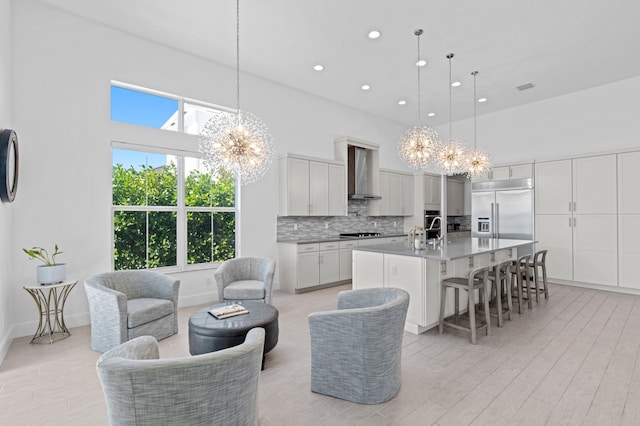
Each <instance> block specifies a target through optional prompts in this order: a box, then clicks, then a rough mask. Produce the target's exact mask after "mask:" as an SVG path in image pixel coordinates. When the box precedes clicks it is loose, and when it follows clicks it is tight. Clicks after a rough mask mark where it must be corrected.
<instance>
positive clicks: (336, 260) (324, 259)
mask: <svg viewBox="0 0 640 426" xmlns="http://www.w3.org/2000/svg"><path fill="white" fill-rule="evenodd" d="M336 246H337V244H336ZM319 260H320V284H329V283H334V282H338V281H340V250H322V251H320V259H319Z"/></svg>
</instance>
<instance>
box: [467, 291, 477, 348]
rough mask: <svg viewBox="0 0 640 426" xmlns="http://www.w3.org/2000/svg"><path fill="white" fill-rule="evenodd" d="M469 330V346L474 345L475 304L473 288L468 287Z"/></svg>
mask: <svg viewBox="0 0 640 426" xmlns="http://www.w3.org/2000/svg"><path fill="white" fill-rule="evenodd" d="M467 293H469V328H470V329H471V344H473V345H475V344H476V302H475V300H474V297H473V287H472V286H469V291H468V292H467Z"/></svg>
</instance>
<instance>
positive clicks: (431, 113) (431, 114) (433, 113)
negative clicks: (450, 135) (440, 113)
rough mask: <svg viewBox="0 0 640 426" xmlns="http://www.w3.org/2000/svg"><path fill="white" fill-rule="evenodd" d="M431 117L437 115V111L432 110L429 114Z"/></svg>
mask: <svg viewBox="0 0 640 426" xmlns="http://www.w3.org/2000/svg"><path fill="white" fill-rule="evenodd" d="M427 115H428V116H429V117H435V115H436V113H435V112H430V113H429V114H427Z"/></svg>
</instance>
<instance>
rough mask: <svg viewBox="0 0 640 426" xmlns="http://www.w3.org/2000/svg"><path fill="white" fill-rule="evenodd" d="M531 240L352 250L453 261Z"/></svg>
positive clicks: (469, 239)
mask: <svg viewBox="0 0 640 426" xmlns="http://www.w3.org/2000/svg"><path fill="white" fill-rule="evenodd" d="M533 243H535V241H533V240H510V239H505V238H474V237H455V238H447V239H445V240H443V241H442V242H441V243H440V244H438V245H436V246H435V247H434V246H432V245H431V244H427V248H425V249H423V250H414V249H413V248H411V247H409V242H402V243H390V244H379V245H375V246H374V245H372V246H357V247H354V248H353V250H361V251H370V252H376V253H386V254H395V255H400V256H412V257H424V258H427V259H434V260H454V259H460V258H463V257H469V256H475V255H478V254H483V253H491V252H494V251H498V250H505V249H510V248H516V247H520V246H526V245H528V244H533Z"/></svg>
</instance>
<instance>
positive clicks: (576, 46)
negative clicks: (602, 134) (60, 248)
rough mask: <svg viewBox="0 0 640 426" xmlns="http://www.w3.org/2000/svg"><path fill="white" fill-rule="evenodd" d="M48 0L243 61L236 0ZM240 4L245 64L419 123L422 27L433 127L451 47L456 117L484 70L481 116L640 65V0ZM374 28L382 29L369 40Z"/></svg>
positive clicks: (442, 117)
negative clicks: (318, 69) (402, 102)
mask: <svg viewBox="0 0 640 426" xmlns="http://www.w3.org/2000/svg"><path fill="white" fill-rule="evenodd" d="M39 1H41V2H42V3H45V4H49V5H52V6H55V7H58V8H60V9H64V10H66V11H69V12H71V13H74V14H77V15H80V16H83V17H86V18H89V19H92V20H95V21H99V22H102V23H104V24H106V25H109V26H112V27H115V28H119V29H121V30H123V31H127V32H129V33H133V34H137V35H139V36H142V37H145V38H148V39H151V40H155V41H157V42H160V43H163V44H165V45H169V46H173V47H175V48H178V49H181V50H184V51H187V52H191V53H194V54H196V55H200V56H203V57H207V58H210V59H212V60H214V61H216V62H220V63H224V64H227V65H230V66H235V46H236V45H235V35H236V34H235V1H233V0H180V1H177V0H98V1H86V0H39ZM240 10H241V12H240V23H241V27H240V40H241V42H240V49H241V50H240V53H241V55H240V57H241V69H242V70H243V71H247V72H251V73H254V74H257V75H260V76H263V77H266V78H268V79H271V80H274V81H277V82H280V83H283V84H286V85H289V86H292V87H295V88H298V89H300V90H304V91H306V92H309V93H313V94H316V95H318V96H322V97H324V98H328V99H330V100H333V101H335V102H339V103H341V104H345V105H349V106H352V107H354V108H357V109H360V110H364V111H367V112H369V113H372V114H375V115H377V116H381V117H386V118H389V119H391V120H395V121H398V122H401V123H404V124H407V125H409V124H416V122H417V121H418V119H417V116H418V113H417V106H416V104H417V69H416V67H415V65H414V64H415V62H416V58H417V40H416V36H415V35H414V31H415V30H416V29H418V28H422V29H423V30H424V35H423V36H422V37H421V51H422V56H423V57H425V58H426V59H427V61H428V62H429V63H428V65H427V67H426V68H423V71H422V73H421V81H422V112H423V114H422V115H423V122H424V123H426V124H429V125H439V124H442V123H447V122H448V121H449V85H448V79H449V77H448V62H447V59H446V55H447V54H448V53H455V57H454V59H453V62H452V64H453V79H454V80H460V81H461V82H462V83H463V85H462V86H461V87H459V88H455V89H453V119H454V121H455V120H459V119H463V118H467V117H472V116H473V77H472V76H471V75H470V73H471V72H472V71H474V70H478V71H479V74H478V97H483V96H484V97H487V98H488V99H489V100H488V102H486V103H483V104H478V114H479V115H481V114H484V113H487V112H492V111H497V110H501V109H505V108H510V107H514V106H517V105H521V104H525V103H529V102H535V101H537V100H541V99H545V98H550V97H554V96H558V95H562V94H565V93H569V92H574V91H577V90H582V89H586V88H589V87H593V86H598V85H601V84H605V83H609V82H612V81H616V80H621V79H625V78H629V77H634V76H638V75H640V29H638V28H640V27H639V25H638V23H637V22H638V18H640V2H639V1H637V0H537V1H536V0H533V1H532V0H446V1H445V0H288V1H287V0H242V1H241V3H240ZM372 29H379V30H380V31H381V32H382V37H381V38H379V39H378V40H370V39H368V37H367V34H368V32H369V31H370V30H372ZM316 63H321V64H323V65H324V66H325V70H324V71H322V72H316V71H314V70H313V65H315V64H316ZM529 82H531V83H533V84H534V85H535V88H534V89H531V90H527V91H522V92H521V91H518V90H516V89H515V87H516V86H519V85H522V84H525V83H529ZM363 83H368V84H370V85H371V86H372V89H371V90H370V91H368V92H364V91H362V90H361V89H360V86H361V85H362V84H363ZM229 84H235V81H230V82H229ZM242 96H243V97H244V96H250V94H249V93H244V92H243V94H242ZM399 99H406V100H407V105H405V106H399V105H398V104H397V102H398V100H399ZM427 112H435V113H436V116H435V117H432V118H428V117H426V113H427Z"/></svg>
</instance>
